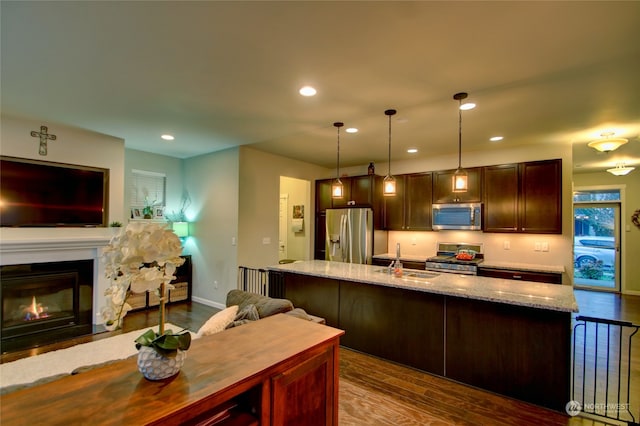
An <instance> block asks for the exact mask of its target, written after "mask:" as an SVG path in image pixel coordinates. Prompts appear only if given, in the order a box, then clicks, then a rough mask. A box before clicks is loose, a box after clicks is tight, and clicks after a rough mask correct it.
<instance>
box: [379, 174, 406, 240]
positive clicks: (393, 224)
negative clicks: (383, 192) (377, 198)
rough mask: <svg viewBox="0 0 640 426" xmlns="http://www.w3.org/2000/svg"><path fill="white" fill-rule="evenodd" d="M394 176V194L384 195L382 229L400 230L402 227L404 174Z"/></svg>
mask: <svg viewBox="0 0 640 426" xmlns="http://www.w3.org/2000/svg"><path fill="white" fill-rule="evenodd" d="M395 178H396V195H387V196H384V200H383V202H384V229H387V230H390V231H401V230H403V229H404V197H405V185H406V176H405V175H399V176H395Z"/></svg>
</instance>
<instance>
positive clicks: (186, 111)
mask: <svg viewBox="0 0 640 426" xmlns="http://www.w3.org/2000/svg"><path fill="white" fill-rule="evenodd" d="M0 7H1V10H0V12H1V24H2V25H1V33H0V35H1V51H0V52H1V72H2V73H1V83H2V86H1V88H2V91H1V103H2V105H1V106H2V111H3V113H6V114H10V115H17V116H23V117H28V118H35V119H38V120H42V121H43V124H47V123H48V122H52V123H63V124H69V125H73V126H76V127H81V128H86V129H90V130H93V131H97V132H101V133H105V134H109V135H113V136H117V137H120V138H123V139H124V140H125V145H126V147H127V148H131V149H137V150H142V151H150V152H155V153H159V154H165V155H170V156H174V157H179V158H189V157H192V156H196V155H200V154H204V153H209V152H214V151H217V150H222V149H226V148H229V147H233V146H237V145H251V146H253V147H255V148H256V149H259V150H262V151H266V152H271V153H274V154H278V155H284V156H287V157H291V158H296V159H300V160H302V161H306V162H309V163H313V164H318V165H321V166H325V167H328V168H334V167H335V164H336V163H335V161H336V129H335V128H334V127H333V126H332V123H333V122H334V121H343V122H344V123H345V125H346V126H347V127H349V126H353V127H357V128H359V129H360V131H359V132H358V133H356V134H345V133H344V132H343V133H342V134H341V139H340V142H341V143H340V165H341V166H343V167H346V166H355V165H363V164H364V165H366V164H368V163H369V162H370V161H376V162H380V163H386V161H387V149H388V132H389V130H388V121H387V120H388V119H387V117H386V116H385V115H384V111H385V110H386V109H388V108H395V109H397V110H398V114H397V115H396V116H394V119H393V122H392V149H393V154H392V160H393V161H401V160H407V159H411V158H416V157H421V156H423V157H424V156H429V157H432V156H439V155H452V154H456V153H457V147H458V109H457V107H458V102H457V101H454V100H453V95H454V94H455V93H456V92H461V91H465V92H468V93H469V97H470V99H472V100H474V101H475V102H476V103H477V107H476V108H475V109H474V110H471V111H465V112H463V125H462V128H463V131H462V134H463V137H462V139H463V143H462V146H463V159H464V156H465V155H466V156H467V158H468V157H469V156H472V153H473V152H474V151H479V150H482V151H487V150H499V149H506V148H511V147H517V146H522V145H529V144H572V145H573V152H574V166H575V167H576V171H584V172H587V171H594V170H604V169H606V168H608V167H612V166H614V165H615V163H617V162H621V161H624V162H626V164H627V165H635V166H636V167H640V139H638V135H639V134H640V43H638V28H639V27H638V22H639V20H640V2H637V1H631V2H612V1H604V2H597V1H589V2H580V1H577V2H482V1H474V2H435V1H433V2H366V1H362V2H347V1H343V2H328V1H321V2H306V1H294V2H291V1H286V2H273V1H262V2H243V1H232V2H221V1H219V2H213V1H210V2H206V1H200V2H187V1H178V2H172V1H136V2H115V1H92V2H66V1H46V2H35V1H29V2H25V1H16V2H13V1H6V0H3V1H2V2H1V3H0ZM306 84H310V85H313V86H314V87H316V88H317V90H318V94H317V95H316V96H315V97H311V98H305V97H302V96H300V95H299V94H298V89H299V88H300V87H301V86H303V85H306ZM50 130H52V131H53V132H55V128H52V129H50ZM609 130H614V131H616V136H622V137H625V138H627V139H629V143H627V144H626V145H624V146H623V147H621V148H620V149H618V150H617V151H615V152H612V153H610V154H597V153H596V152H595V151H594V150H593V149H591V148H588V147H587V146H586V144H587V142H589V141H591V140H593V139H597V138H599V137H600V136H599V135H600V134H602V133H603V132H606V131H609ZM162 133H171V134H173V135H174V136H175V140H174V141H170V142H167V141H163V140H161V139H160V135H161V134H162ZM494 135H502V136H504V140H503V141H501V142H498V143H495V142H490V141H489V137H491V136H494ZM34 146H35V145H34ZM409 147H415V148H418V150H419V152H418V153H417V154H408V153H406V149H407V148H409ZM412 155H413V156H412ZM463 166H464V161H463ZM636 173H638V171H636Z"/></svg>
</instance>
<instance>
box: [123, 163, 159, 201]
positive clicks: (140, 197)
mask: <svg viewBox="0 0 640 426" xmlns="http://www.w3.org/2000/svg"><path fill="white" fill-rule="evenodd" d="M166 180H167V177H166V175H165V174H164V173H157V172H148V171H144V170H135V169H134V170H132V171H131V199H130V204H131V206H132V207H144V206H145V205H147V204H153V205H155V206H161V207H164V206H165V186H166Z"/></svg>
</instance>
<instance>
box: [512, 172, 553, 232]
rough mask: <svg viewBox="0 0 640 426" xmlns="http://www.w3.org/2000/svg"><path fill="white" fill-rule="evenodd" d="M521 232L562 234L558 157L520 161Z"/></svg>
mask: <svg viewBox="0 0 640 426" xmlns="http://www.w3.org/2000/svg"><path fill="white" fill-rule="evenodd" d="M519 171H520V211H519V215H520V228H521V229H522V232H528V233H537V234H562V160H549V161H532V162H528V163H522V164H520V170H519Z"/></svg>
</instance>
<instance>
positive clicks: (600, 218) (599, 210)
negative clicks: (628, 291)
mask: <svg viewBox="0 0 640 426" xmlns="http://www.w3.org/2000/svg"><path fill="white" fill-rule="evenodd" d="M573 213H574V216H573V217H574V241H573V260H574V269H573V281H574V284H575V286H576V287H581V288H589V289H593V290H603V291H620V204H619V203H611V202H592V203H584V202H582V203H575V204H574V206H573Z"/></svg>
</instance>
